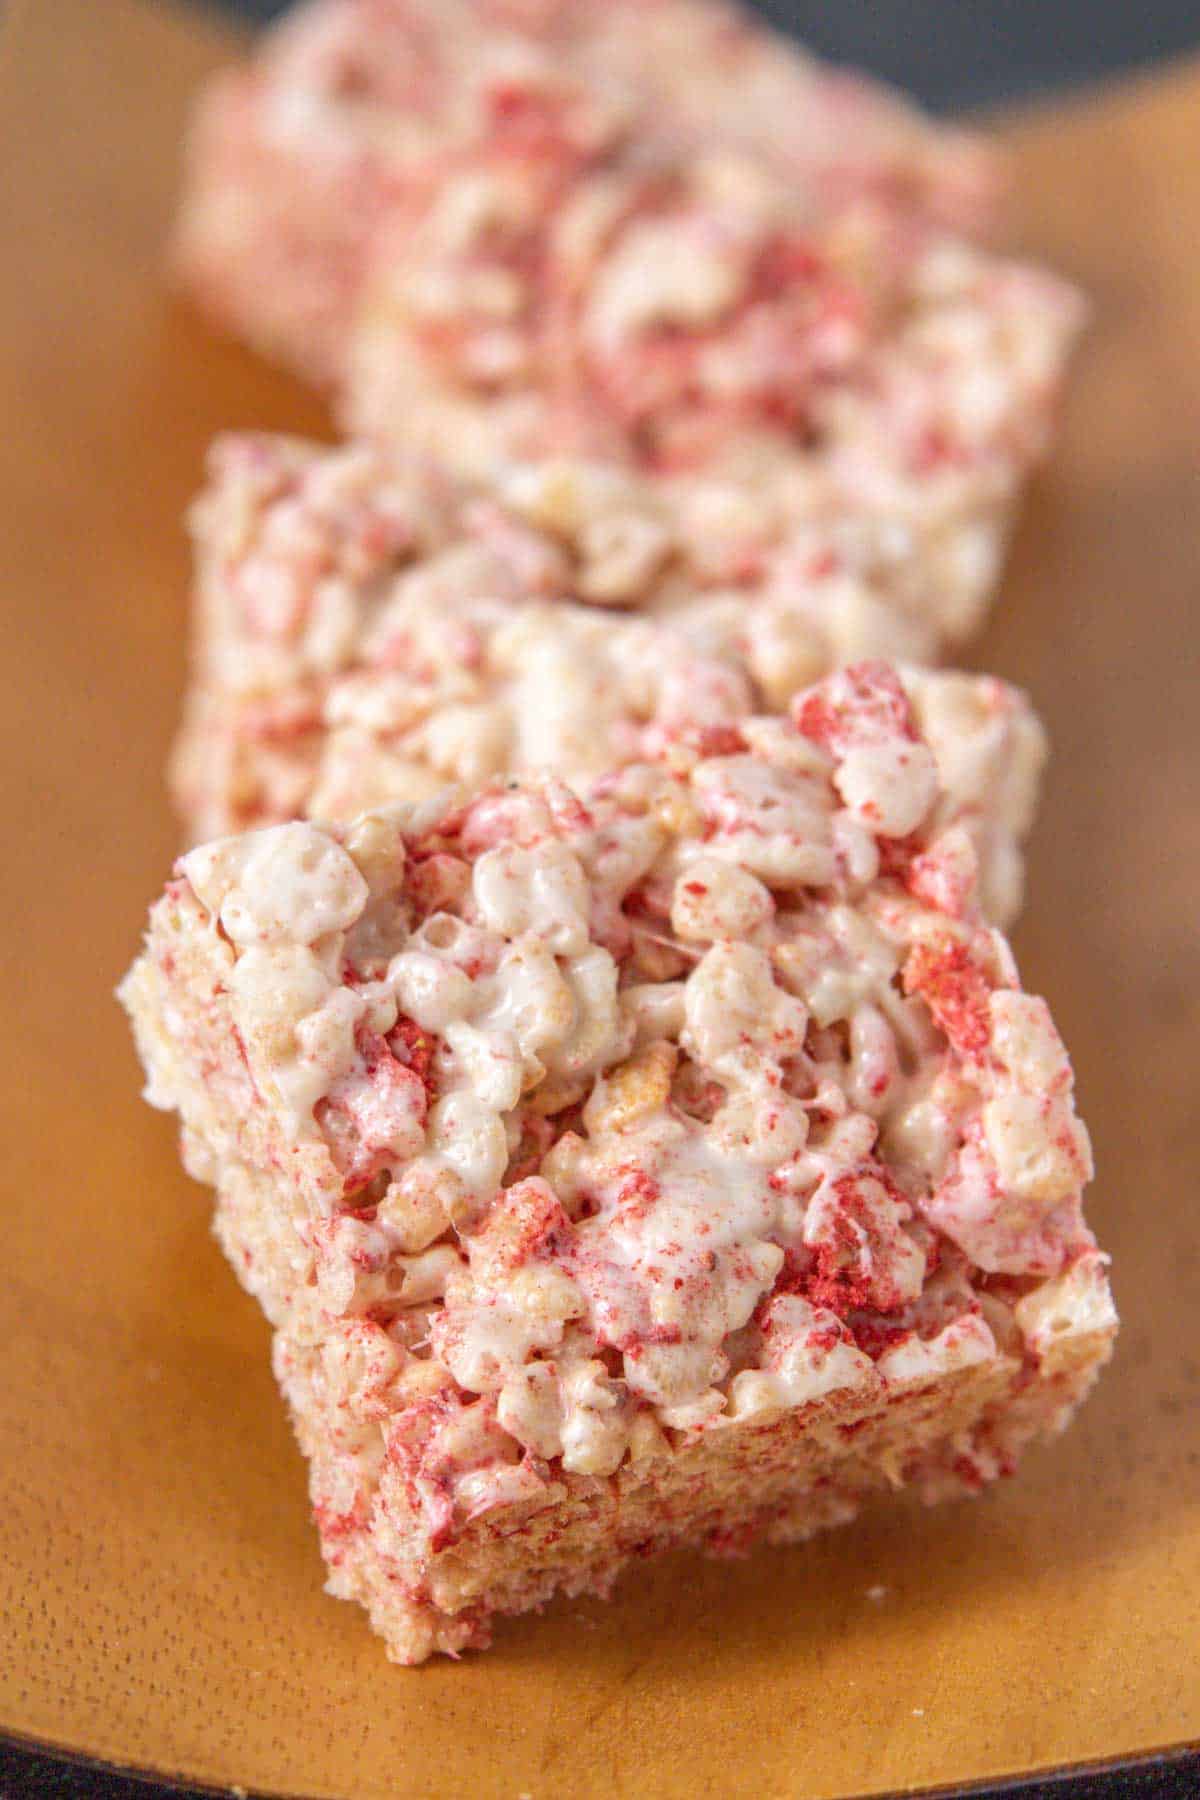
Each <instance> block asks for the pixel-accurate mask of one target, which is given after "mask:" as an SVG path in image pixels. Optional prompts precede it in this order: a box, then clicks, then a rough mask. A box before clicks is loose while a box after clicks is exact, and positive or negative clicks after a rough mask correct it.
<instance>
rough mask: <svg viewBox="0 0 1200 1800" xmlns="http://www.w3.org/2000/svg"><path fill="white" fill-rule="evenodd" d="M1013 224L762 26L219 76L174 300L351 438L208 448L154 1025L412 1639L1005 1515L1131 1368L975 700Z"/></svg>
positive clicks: (318, 1437)
mask: <svg viewBox="0 0 1200 1800" xmlns="http://www.w3.org/2000/svg"><path fill="white" fill-rule="evenodd" d="M1000 185H1001V183H1000V180H999V174H998V170H997V166H996V161H995V158H994V156H993V153H992V152H991V151H990V150H989V149H988V148H986V147H985V146H984V145H982V144H981V143H980V142H978V141H977V140H976V139H974V138H973V137H969V136H967V135H966V134H964V133H961V132H957V131H950V130H948V129H945V128H943V127H939V126H935V125H934V124H933V123H931V122H930V121H928V120H926V119H925V118H923V117H921V116H920V115H919V114H918V113H916V112H915V111H914V110H912V109H911V108H910V107H909V106H907V105H906V104H905V103H904V102H903V101H902V100H900V99H899V98H897V97H896V96H895V95H892V94H890V93H888V92H885V91H883V90H881V89H880V88H879V87H877V86H876V85H874V84H872V83H870V82H868V81H864V80H862V79H860V78H858V77H853V76H849V75H846V74H844V73H841V72H835V71H832V70H830V69H827V68H824V67H822V66H821V65H820V64H818V63H816V62H815V61H813V60H812V59H811V58H809V57H808V56H806V55H805V54H804V53H803V52H802V51H800V50H799V49H798V48H797V47H795V46H794V45H792V44H790V43H788V42H786V41H784V40H782V39H780V38H778V37H776V36H774V35H772V34H771V33H770V32H769V31H768V30H767V28H766V27H765V26H764V25H762V24H760V23H757V22H754V21H753V20H752V19H751V18H750V17H749V16H747V15H744V14H742V13H740V12H737V11H734V10H733V9H732V8H730V7H727V6H725V5H723V4H721V3H720V0H309V4H308V5H306V6H302V7H301V8H299V9H298V10H297V11H296V12H295V13H293V14H292V15H291V16H290V17H289V18H288V19H287V21H286V22H285V23H283V24H282V25H280V26H279V27H277V28H276V29H275V30H274V31H273V32H272V33H270V34H268V36H267V37H266V38H265V39H264V40H263V41H262V42H261V43H260V45H259V46H258V48H257V50H256V51H255V53H254V55H253V57H252V58H251V60H250V61H249V63H248V64H247V65H246V66H244V67H241V68H238V69H235V70H233V71H231V72H229V73H226V74H223V75H222V76H220V77H219V78H218V79H217V81H216V82H215V83H214V84H213V85H212V86H211V87H210V89H209V90H208V91H207V92H206V93H204V94H203V95H202V97H201V101H200V105H199V108H198V111H197V114H196V118H195V124H194V130H193V134H192V137H191V141H190V152H189V164H188V175H187V184H186V192H185V197H184V203H183V206H182V209H181V216H180V219H179V223H178V229H177V234H176V240H175V246H174V259H175V267H176V270H177V272H178V275H179V277H180V279H181V280H182V281H183V282H184V283H185V284H186V286H187V287H188V288H189V290H190V291H191V293H192V294H193V295H194V296H195V297H196V298H197V299H198V300H199V301H200V302H201V303H202V305H203V306H204V307H205V308H206V310H207V311H208V312H209V314H210V315H211V316H212V317H213V318H214V319H215V320H216V321H218V322H219V323H220V324H222V325H223V326H224V327H226V328H227V329H231V330H233V331H235V332H236V333H238V334H239V335H241V336H242V337H244V338H245V339H247V340H248V341H249V342H250V343H251V344H253V345H255V346H257V347H258V348H260V349H261V350H263V351H264V352H266V353H267V354H269V355H270V356H272V357H274V358H275V359H277V360H278V361H280V362H282V363H283V364H285V365H286V366H287V367H289V368H291V369H292V370H294V371H296V372H297V373H299V374H300V375H301V376H302V377H304V378H305V379H307V380H309V381H310V382H314V383H317V384H320V386H321V387H322V388H323V389H324V390H325V391H326V392H327V393H328V395H329V398H330V401H331V404H332V406H333V408H334V410H335V415H336V417H337V419H338V421H339V423H340V424H341V425H342V426H343V427H344V429H345V432H346V440H345V442H344V443H342V444H340V445H338V446H337V447H333V448H330V447H326V446H320V445H317V444H311V443H304V442H300V441H298V440H295V439H288V438H278V437H269V436H265V435H240V436H229V437H225V438H223V439H221V440H219V441H218V443H217V444H216V445H215V447H214V449H213V451H212V455H211V458H210V467H209V478H208V484H207V487H206V490H205V492H204V493H203V494H202V496H201V497H200V499H199V500H198V501H197V503H196V505H195V507H194V510H193V514H192V525H193V531H194V537H195V544H196V556H197V581H196V598H195V610H194V630H193V643H192V676H191V684H190V690H189V693H188V697H187V702H186V709H185V718H184V723H183V727H182V730H181V733H180V736H179V740H178V743H177V745H176V749H175V753H174V757H173V762H172V775H171V781H172V788H173V792H174V795H175V798H176V801H177V804H178V808H179V811H180V813H181V816H182V820H183V825H184V829H185V832H186V834H187V839H188V842H189V843H190V844H191V845H192V846H194V847H193V848H191V849H189V850H188V852H187V854H185V855H184V856H182V857H181V859H180V861H179V862H178V863H177V864H176V867H175V870H174V872H173V875H172V877H171V879H170V881H169V882H168V883H167V886H166V890H165V892H164V894H163V896H162V897H161V898H160V899H159V900H158V901H157V903H156V904H155V905H154V907H153V909H152V911H151V914H150V924H149V929H148V932H147V936H146V942H145V948H144V951H143V953H142V955H141V956H140V958H139V959H138V961H137V962H136V964H135V966H134V968H133V969H132V971H131V972H130V974H129V976H128V977H127V978H126V981H125V983H124V985H123V987H122V990H121V995H122V999H123V1000H124V1003H125V1005H126V1007H127V1008H128V1011H129V1013H130V1016H131V1018H132V1021H133V1026H134V1030H135V1033H136V1037H137V1041H138V1046H139V1049H140V1052H141V1055H142V1058H143V1061H144V1063H145V1066H146V1071H147V1076H148V1085H147V1088H146V1096H147V1098H148V1099H149V1100H150V1102H151V1103H152V1104H153V1105H155V1106H159V1107H163V1108H167V1109H170V1110H174V1111H175V1112H177V1113H178V1115H179V1118H180V1121H181V1138H182V1150H183V1158H184V1162H185V1165H186V1167H187V1169H188V1171H189V1172H190V1173H191V1174H192V1175H194V1176H195V1177H196V1178H197V1179H198V1180H200V1181H203V1182H205V1183H208V1184H209V1185H210V1186H211V1187H212V1189H213V1190H214V1193H215V1196H216V1212H215V1221H216V1230H217V1234H218V1237H219V1239H220V1241H221V1244H222V1246H223V1247H224V1249H225V1251H226V1253H227V1255H228V1257H229V1259H230V1261H231V1263H232V1265H233V1267H234V1270H235V1271H236V1273H237V1275H238V1277H239V1279H240V1280H241V1281H242V1283H243V1284H244V1285H245V1287H246V1288H248V1289H249V1291H250V1292H251V1293H252V1294H253V1295H255V1296H256V1298H257V1299H258V1300H259V1302H260V1303H261V1305H262V1307H263V1309H264V1311H265V1313H266V1314H267V1317H268V1318H269V1320H270V1322H271V1325H272V1327H273V1329H274V1334H275V1337H274V1343H275V1369H276V1373H277V1376H278V1378H279V1382H280V1385H281V1387H282V1389H283V1391H284V1394H285V1396H286V1399H287V1403H288V1406H289V1408H290V1410H291V1415H292V1418H293V1421H294V1424H295V1428H296V1433H297V1436H298V1438H299V1441H300V1444H301V1447H302V1449H303V1451H304V1453H305V1455H306V1457H307V1458H308V1461H309V1466H310V1483H311V1492H312V1499H313V1509H314V1514H315V1517H316V1521H317V1525H318V1529H319V1532H320V1538H321V1547H322V1551H323V1553H324V1557H325V1561H326V1565H327V1568H328V1572H329V1580H328V1587H329V1591H330V1592H331V1593H333V1594H336V1595H339V1596H342V1597H345V1598H349V1599H355V1600H358V1601H360V1602H361V1603H362V1605H364V1606H365V1607H366V1608H367V1610H368V1612H369V1614H370V1618H371V1621H372V1623H373V1625H374V1626H375V1628H376V1630H377V1631H378V1632H379V1633H380V1634H381V1635H382V1637H383V1638H384V1640H385V1643H386V1645H387V1649H388V1654H389V1655H390V1656H391V1657H393V1658H394V1659H395V1660H397V1661H399V1662H403V1663H417V1662H421V1661H423V1660H424V1659H425V1658H426V1657H428V1656H429V1655H430V1654H431V1653H433V1652H435V1651H445V1652H449V1653H451V1654H456V1653H458V1652H460V1651H461V1650H463V1649H466V1648H478V1647H482V1646H485V1645H486V1644H487V1643H488V1641H489V1634H490V1627H491V1620H492V1618H493V1615H495V1614H496V1613H511V1612H521V1611H525V1610H528V1609H530V1608H537V1607H540V1606H541V1605H542V1604H543V1603H544V1602H545V1601H546V1600H548V1599H549V1598H550V1597H551V1596H552V1595H553V1594H555V1593H566V1594H579V1593H583V1592H592V1593H600V1594H606V1593H607V1592H608V1591H609V1589H610V1588H611V1586H612V1583H613V1581H614V1580H615V1578H616V1577H617V1575H618V1574H619V1573H620V1572H621V1570H622V1569H623V1568H624V1567H625V1565H626V1564H627V1563H629V1562H630V1561H631V1560H633V1559H636V1558H640V1557H644V1556H646V1555H648V1554H651V1553H655V1552H658V1551H660V1550H666V1549H670V1548H676V1547H679V1546H695V1547H699V1548H702V1549H705V1550H707V1551H709V1552H712V1553H716V1554H722V1555H729V1554H737V1553H741V1552H743V1551H745V1550H746V1549H748V1548H749V1547H750V1546H751V1545H752V1544H753V1543H755V1542H757V1541H759V1540H766V1541H768V1542H771V1543H777V1544H778V1543H788V1542H793V1541H795V1540H797V1539H801V1538H804V1537H806V1536H808V1535H809V1534H810V1533H811V1532H813V1531H815V1530H816V1529H818V1528H820V1527H822V1526H826V1525H832V1524H839V1523H842V1522H844V1521H847V1520H849V1519H851V1518H852V1517H853V1516H854V1514H855V1513H856V1511H857V1510H858V1509H859V1508H860V1506H861V1505H862V1504H863V1503H864V1502H866V1501H868V1500H869V1499H871V1498H872V1497H873V1496H875V1495H876V1494H878V1493H879V1492H881V1491H883V1492H887V1491H889V1490H894V1489H899V1488H905V1487H907V1488H912V1489H914V1490H916V1491H917V1492H918V1493H919V1494H920V1495H921V1496H922V1497H924V1498H925V1499H928V1500H931V1501H932V1500H941V1499H943V1498H949V1497H953V1496H956V1495H963V1494H972V1493H976V1492H978V1491H979V1490H980V1489H981V1488H982V1487H983V1486H984V1485H986V1484H987V1483H988V1482H990V1481H992V1480H993V1479H995V1478H996V1477H998V1476H1002V1475H1008V1474H1010V1473H1011V1472H1012V1470H1013V1468H1014V1466H1015V1464H1016V1462H1017V1459H1018V1458H1019V1456H1020V1454H1021V1452H1022V1450H1023V1449H1024V1447H1025V1446H1026V1445H1027V1444H1029V1443H1031V1442H1033V1441H1035V1440H1038V1439H1042V1438H1046V1437H1048V1436H1051V1435H1053V1434H1054V1433H1056V1432H1058V1431H1059V1430H1061V1429H1062V1427H1063V1426H1064V1425H1065V1424H1066V1423H1067V1421H1068V1419H1069V1418H1070V1416H1071V1414H1072V1413H1073V1411H1074V1409H1075V1408H1076V1406H1077V1405H1078V1403H1079V1402H1080V1400H1081V1399H1082V1398H1083V1396H1084V1395H1085V1394H1086V1393H1087V1391H1088V1389H1089V1388H1090V1387H1091V1385H1092V1383H1093V1381H1094V1379H1095V1377H1096V1374H1097V1372H1098V1370H1099V1369H1100V1367H1101V1365H1102V1364H1103V1363H1104V1361H1105V1360H1106V1358H1107V1357H1108V1355H1109V1353H1110V1349H1111V1345H1112V1341H1113V1337H1114V1334H1115V1330H1116V1315H1115V1312H1114V1310H1113V1305H1112V1300H1111V1297H1110V1294H1109V1288H1108V1281H1107V1276H1106V1258H1105V1257H1104V1256H1103V1255H1102V1254H1101V1253H1100V1251H1099V1250H1098V1249H1097V1246H1096V1243H1095V1240H1094V1238H1093V1237H1092V1234H1091V1232H1090V1231H1089V1230H1088V1228H1087V1226H1086V1224H1085V1223H1084V1220H1083V1216H1082V1211H1081V1194H1082V1190H1083V1188H1084V1186H1085V1184H1086V1182H1087V1181H1088V1180H1089V1178H1090V1176H1091V1173H1092V1168H1091V1154H1090V1149H1089V1144H1088V1138H1087V1133H1086V1131H1085V1129H1084V1127H1083V1125H1082V1123H1081V1122H1080V1120H1079V1119H1078V1118H1077V1116H1076V1114H1075V1110H1074V1105H1073V1100H1072V1075H1071V1067H1070V1063H1069V1061H1068V1058H1067V1054H1066V1051H1065V1050H1064V1048H1063V1045H1062V1042H1061V1040H1060V1038H1059V1036H1058V1034H1057V1032H1056V1030H1055V1027H1054V1024H1053V1021H1052V1019H1051V1016H1050V1013H1049V1011H1048V1009H1047V1006H1046V1004H1045V1002H1044V1001H1043V1000H1041V999H1038V998H1035V997H1034V996H1032V995H1029V994H1026V993H1025V992H1024V991H1023V990H1022V988H1021V985H1020V979H1019V975H1018V972H1017V968H1016V964H1015V962H1014V959H1013V956H1012V952H1011V950H1010V949H1009V947H1008V944H1007V942H1006V941H1005V938H1004V937H1003V936H1002V935H1001V933H1002V931H1003V929H1004V928H1006V927H1007V926H1008V925H1009V924H1010V923H1011V922H1012V920H1013V918H1014V917H1015V915H1016V913H1017V911H1018V909H1019V907H1020V904H1021V899H1022V874H1023V870H1022V844H1023V839H1024V836H1025V834H1026V832H1027V830H1028V828H1029V825H1030V822H1031V818H1032V814H1033V811H1034V807H1035V804H1036V797H1037V788H1038V782H1039V778H1040V774H1041V770H1042V765H1043V762H1044V759H1045V745H1044V738H1043V733H1042V730H1041V727H1040V726H1039V724H1038V721H1037V719H1036V717H1035V715H1034V714H1033V712H1032V710H1031V708H1030V705H1029V702H1028V701H1027V699H1026V698H1025V696H1024V695H1023V694H1022V693H1020V692H1019V691H1018V690H1016V689H1014V688H1012V687H1010V686H1008V685H1007V684H1006V683H1004V682H1003V681H1000V680H996V679H993V678H991V677H987V676H977V675H969V674H963V673H955V672H950V671H947V670H945V669H943V668H940V667H939V664H941V663H942V662H943V661H944V660H945V659H946V658H947V657H948V656H950V655H951V654H952V653H953V651H954V649H955V647H956V646H958V645H960V644H961V643H962V642H963V641H964V640H965V639H966V638H967V637H968V636H969V634H970V633H971V632H972V631H973V630H974V629H975V628H976V627H977V626H978V625H979V623H980V621H981V620H982V618H983V616H984V614H985V613H986V610H987V608H988V606H989V604H990V602H991V599H992V596H993V592H994V589H995V586H996V583H997V579H998V575H999V571H1000V567H1001V564H1002V560H1003V555H1004V549H1005V542H1006V538H1007V535H1008V532H1009V528H1010V523H1011V520H1012V517H1013V514H1014V510H1015V508H1016V505H1017V503H1018V500H1019V497H1020V492H1021V489H1022V486H1023V484H1024V482H1025V480H1026V478H1027V476H1028V474H1029V472H1030V470H1031V469H1032V467H1033V466H1034V465H1035V464H1036V462H1037V460H1038V459H1039V458H1040V456H1041V455H1042V454H1043V453H1044V451H1045V449H1046V448H1047V445H1048V442H1049V439H1050V437H1051V435H1052V431H1053V425H1054V419H1055V413H1056V408H1057V402H1058V396H1059V391H1060V387H1061V382H1062V376H1063V370H1064V365H1065V363H1066V361H1067V359H1068V357H1069V353H1070V350H1071V347H1072V343H1073V340H1074V338H1075V336H1076V334H1077V332H1078V329H1079V326H1080V323H1081V317H1082V310H1083V309H1082V306H1081V303H1080V300H1079V298H1078V297H1077V295H1076V294H1075V293H1074V292H1073V291H1072V290H1071V289H1070V288H1069V287H1068V286H1066V285H1065V284H1064V283H1062V282H1061V281H1059V280H1058V279H1056V278H1054V277H1053V276H1050V275H1048V274H1045V273H1043V272H1041V271H1039V270H1035V269H1031V268H1028V267H1025V266H1022V265H1020V264H1017V263H1014V262H1011V261H1006V260H1003V259H1001V258H1000V257H998V256H996V255H995V254H993V253H991V252H990V251H989V250H987V249H986V248H984V247H982V239H983V237H984V235H985V233H986V229H987V223H988V219H989V215H990V214H991V212H992V210H993V207H994V204H995V200H996V195H997V191H998V189H999V187H1000Z"/></svg>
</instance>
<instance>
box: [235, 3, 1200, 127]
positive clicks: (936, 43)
mask: <svg viewBox="0 0 1200 1800" xmlns="http://www.w3.org/2000/svg"><path fill="white" fill-rule="evenodd" d="M286 4H287V0H208V5H209V6H210V8H211V7H213V6H216V7H218V8H219V9H223V10H225V11H227V12H231V13H234V14H236V15H239V16H241V17H242V18H247V19H269V18H273V17H275V16H276V15H277V14H278V13H281V12H283V11H284V10H285V8H286ZM754 4H755V10H757V11H759V12H762V13H765V14H767V16H768V17H769V18H772V19H774V20H775V21H776V22H777V23H778V24H781V25H785V26H787V27H788V28H789V29H790V30H793V31H794V32H795V33H796V35H797V36H798V37H800V38H802V39H803V40H804V42H805V43H806V44H808V45H810V46H811V48H812V49H814V50H818V51H820V52H821V53H822V54H823V55H826V56H830V57H833V58H835V59H836V60H838V61H841V62H853V63H859V64H861V65H862V66H863V67H864V68H867V69H872V70H874V72H875V73H876V74H877V75H882V76H885V77H886V78H887V79H888V80H890V81H894V82H897V83H898V84H899V85H900V86H901V87H905V88H908V89H909V91H910V92H911V93H913V94H915V95H916V96H917V98H918V99H920V100H923V101H924V102H925V104H926V105H927V106H930V107H933V108H934V109H935V110H939V111H944V110H953V109H956V108H962V107H971V106H990V105H993V104H994V103H995V102H997V101H1000V100H1007V99H1016V98H1022V97H1024V96H1026V95H1030V94H1038V93H1044V92H1046V91H1048V90H1050V89H1056V88H1063V87H1070V86H1074V85H1076V84H1078V83H1079V82H1083V81H1089V80H1093V79H1095V78H1096V77H1098V76H1103V75H1109V74H1114V73H1117V72H1118V71H1120V70H1122V69H1127V68H1130V67H1134V66H1138V65H1141V64H1145V63H1152V62H1156V61H1158V60H1159V59H1160V58H1162V57H1165V56H1171V55H1174V54H1177V53H1178V52H1180V51H1184V50H1190V49H1195V48H1200V0H754Z"/></svg>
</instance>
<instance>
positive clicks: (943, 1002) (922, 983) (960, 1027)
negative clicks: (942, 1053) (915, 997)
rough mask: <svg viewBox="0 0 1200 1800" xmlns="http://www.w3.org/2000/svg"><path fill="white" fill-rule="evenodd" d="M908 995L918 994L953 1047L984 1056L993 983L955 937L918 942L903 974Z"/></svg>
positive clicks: (964, 1052) (988, 1041) (966, 1052)
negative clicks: (925, 942) (923, 942)
mask: <svg viewBox="0 0 1200 1800" xmlns="http://www.w3.org/2000/svg"><path fill="white" fill-rule="evenodd" d="M903 982H904V991H905V993H906V994H919V995H920V996H921V998H922V999H923V1000H924V1001H925V1004H926V1005H927V1006H928V1008H929V1010H930V1012H931V1013H932V1014H933V1016H934V1019H935V1020H936V1022H937V1024H938V1025H939V1026H940V1028H941V1029H942V1031H944V1032H945V1034H946V1036H947V1037H948V1038H949V1040H950V1042H951V1044H952V1045H953V1046H954V1048H955V1049H956V1050H958V1051H959V1052H961V1053H962V1054H963V1055H971V1056H982V1055H983V1054H984V1052H985V1051H986V1050H987V1047H988V1045H989V1043H990V1042H991V1035H992V1021H991V1009H990V998H991V993H992V983H991V982H990V981H989V979H988V977H987V975H986V974H985V973H984V971H983V970H982V969H981V968H980V967H979V964H978V963H977V962H975V960H974V959H973V958H972V956H971V952H970V950H969V949H968V947H967V945H966V944H964V943H962V942H960V941H959V940H958V939H956V938H950V937H946V938H942V939H940V940H935V941H934V942H933V943H927V944H915V945H914V946H913V948H912V950H911V951H910V953H909V957H908V961H907V962H906V963H905V965H904V971H903Z"/></svg>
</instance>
